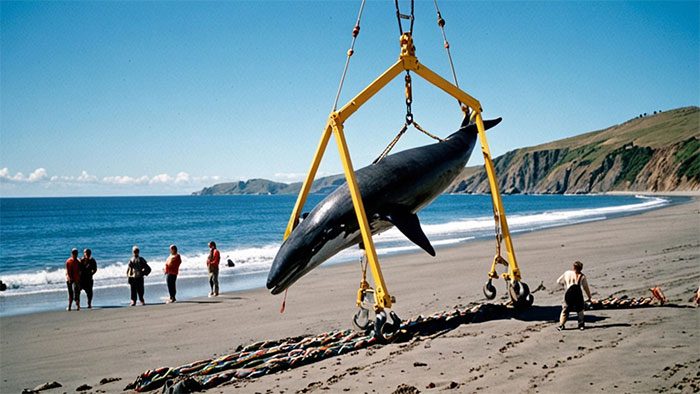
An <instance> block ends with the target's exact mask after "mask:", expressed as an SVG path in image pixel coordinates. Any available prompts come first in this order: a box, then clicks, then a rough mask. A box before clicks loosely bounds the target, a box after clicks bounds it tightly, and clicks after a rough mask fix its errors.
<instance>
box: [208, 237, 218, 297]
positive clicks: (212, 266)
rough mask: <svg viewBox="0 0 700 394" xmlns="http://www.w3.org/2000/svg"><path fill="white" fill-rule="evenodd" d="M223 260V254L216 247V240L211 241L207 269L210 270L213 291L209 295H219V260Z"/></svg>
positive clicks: (210, 282)
mask: <svg viewBox="0 0 700 394" xmlns="http://www.w3.org/2000/svg"><path fill="white" fill-rule="evenodd" d="M220 260H221V255H220V254H219V251H218V250H217V249H216V242H214V241H211V242H209V257H207V270H208V271H209V286H210V287H211V291H210V292H209V297H216V296H218V295H219V261H220Z"/></svg>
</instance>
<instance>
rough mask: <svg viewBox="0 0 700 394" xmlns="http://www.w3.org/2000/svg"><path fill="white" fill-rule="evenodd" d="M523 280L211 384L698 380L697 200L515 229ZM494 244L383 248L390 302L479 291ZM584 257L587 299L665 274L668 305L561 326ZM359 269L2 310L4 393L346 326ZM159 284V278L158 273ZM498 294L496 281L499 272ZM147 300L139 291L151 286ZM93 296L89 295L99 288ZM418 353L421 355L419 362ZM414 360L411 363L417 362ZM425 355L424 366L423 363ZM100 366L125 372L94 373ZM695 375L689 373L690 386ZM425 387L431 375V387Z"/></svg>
mask: <svg viewBox="0 0 700 394" xmlns="http://www.w3.org/2000/svg"><path fill="white" fill-rule="evenodd" d="M514 243H515V248H516V253H517V256H518V262H519V264H520V266H521V270H522V273H523V280H524V281H525V282H527V283H528V284H529V285H530V288H531V289H535V288H536V287H537V286H538V285H539V284H540V283H541V282H542V283H543V285H544V286H545V287H546V289H545V290H542V291H539V292H537V293H535V306H534V307H532V308H531V309H530V310H528V311H527V312H524V313H522V314H520V315H519V316H518V318H513V319H507V320H493V321H486V322H483V323H476V324H465V325H462V326H460V327H458V328H456V329H454V330H452V331H449V332H446V333H443V334H442V335H438V336H435V337H434V338H425V337H424V338H420V339H418V340H415V341H412V342H410V343H404V344H391V345H388V346H384V347H381V348H369V349H365V350H361V351H359V352H357V353H351V354H347V355H344V356H341V357H335V358H330V359H327V360H324V361H321V362H318V363H315V364H311V365H306V366H303V367H301V368H298V369H294V370H290V371H285V372H281V373H277V374H273V375H270V376H265V377H262V378H260V379H257V380H252V381H241V382H238V383H235V384H232V385H226V386H220V387H218V388H216V389H213V390H211V391H212V392H245V393H247V392H250V393H254V392H260V393H265V392H274V393H295V392H313V391H315V392H324V391H325V392H353V393H354V392H360V393H362V392H369V393H372V392H376V393H390V392H393V391H394V390H395V389H396V388H397V387H398V386H399V385H400V384H406V385H408V386H413V387H415V388H417V389H418V390H420V391H421V392H424V393H430V392H438V391H442V390H444V389H447V390H450V392H460V393H469V392H477V391H484V392H530V393H535V392H542V393H554V392H557V393H565V392H576V391H583V390H586V391H588V392H615V393H624V392H628V393H643V392H656V391H665V390H668V391H670V392H693V391H694V390H695V389H694V387H695V388H697V387H700V375H699V373H698V372H697V371H698V370H700V341H698V339H699V338H700V308H694V307H691V304H690V302H688V299H689V298H690V297H691V296H692V294H693V292H694V291H695V290H696V289H697V287H698V285H699V284H700V203H699V202H698V200H697V199H695V200H693V201H692V202H690V203H687V204H682V205H677V206H672V207H668V208H664V209H659V210H654V211H651V212H646V213H643V214H640V215H635V216H630V217H625V218H619V219H613V220H606V221H602V222H595V223H585V224H579V225H574V226H568V227H561V228H555V229H549V230H543V231H538V232H532V233H525V234H519V235H517V236H516V237H515V238H514ZM493 253H494V242H493V241H478V242H471V243H467V244H463V245H459V246H457V247H452V248H442V249H438V255H437V257H436V258H431V257H430V256H428V255H427V254H424V253H422V252H421V253H415V254H409V255H401V256H393V257H390V258H384V259H382V261H381V262H382V268H383V271H384V275H385V278H386V281H387V284H388V287H389V290H390V293H391V294H392V295H394V296H395V297H396V298H397V303H396V305H395V308H394V310H395V311H396V312H397V313H398V314H399V316H401V317H403V318H408V317H410V316H415V315H418V314H424V315H427V314H431V313H433V312H437V311H440V310H445V309H450V308H452V307H454V306H456V305H467V304H468V303H470V302H483V301H485V300H484V298H483V295H482V293H481V287H482V285H483V284H484V282H485V278H486V272H487V271H488V268H489V264H490V261H491V259H492V258H493ZM573 260H581V261H582V262H583V263H584V272H585V273H586V274H587V276H588V280H589V283H590V284H591V289H592V291H593V293H594V298H604V297H606V296H608V295H611V294H613V295H620V294H627V295H629V296H631V297H639V296H648V295H650V293H649V291H648V289H649V287H652V286H657V285H658V286H661V287H662V289H663V290H664V292H665V293H666V295H667V296H668V298H669V299H670V301H671V303H672V304H674V305H675V306H665V307H655V308H647V309H628V310H605V311H590V312H587V314H586V322H587V329H586V330H585V331H578V330H574V329H573V328H574V327H575V322H572V321H570V322H569V327H570V328H572V329H570V330H566V331H564V332H558V331H556V329H555V323H554V322H555V321H556V320H557V319H558V316H559V312H560V304H561V299H562V297H563V293H564V292H563V289H562V288H560V287H558V286H557V285H556V284H555V281H556V279H557V277H558V276H559V275H560V274H561V273H562V272H563V271H564V270H566V269H569V267H570V265H571V262H572V261H573ZM359 279H360V270H359V266H358V265H356V264H347V265H340V266H332V267H320V268H318V269H316V270H314V271H313V272H311V273H310V274H309V275H307V276H306V277H304V278H303V279H302V280H300V281H299V282H298V283H297V284H296V285H294V286H293V287H292V289H291V290H290V292H289V295H288V298H287V308H286V312H285V313H284V314H280V313H279V308H280V304H281V301H282V299H281V297H280V296H271V295H270V294H269V293H268V292H267V291H266V290H263V289H259V290H254V291H246V292H236V293H228V294H223V295H222V296H220V297H218V298H215V299H208V298H206V297H204V298H199V299H194V300H190V301H185V302H179V303H176V304H171V305H163V304H152V305H147V306H145V307H140V306H138V307H115V308H102V309H93V310H82V311H80V312H64V311H61V312H46V313H37V314H31V315H25V316H14V317H4V318H2V319H0V392H2V393H13V392H14V393H16V392H21V391H22V389H23V388H33V387H35V386H37V385H39V384H41V383H45V382H48V381H58V382H60V383H61V384H62V385H63V387H61V388H57V389H52V390H48V391H46V392H47V393H63V392H75V390H76V388H77V387H78V386H80V385H82V384H88V385H89V386H92V390H91V391H92V392H103V391H104V392H120V391H122V389H123V388H124V386H125V385H126V384H127V383H130V382H132V381H133V380H134V379H135V378H136V377H137V376H138V375H139V374H140V373H141V372H143V371H145V370H147V369H150V368H155V367H160V366H179V365H182V364H186V363H189V362H192V361H195V360H199V359H205V358H210V357H212V356H215V355H223V354H227V353H231V352H233V351H234V350H235V349H236V347H237V346H238V345H240V344H243V345H246V344H250V343H252V342H255V341H259V340H263V339H279V338H285V337H289V336H297V335H305V334H317V333H320V332H324V331H329V330H332V329H340V328H347V327H349V326H350V319H351V317H352V315H353V313H354V312H355V301H354V300H355V294H356V291H357V284H358V282H359ZM163 286H165V283H164V284H163ZM497 288H498V291H499V296H498V298H497V299H496V301H499V299H500V298H501V296H503V295H504V294H505V286H504V284H503V283H502V282H498V283H497ZM146 296H147V299H148V294H147V295H146ZM96 297H99V294H97V295H96ZM416 362H418V363H416ZM414 363H416V364H414ZM423 364H425V365H423ZM103 378H120V380H118V381H115V382H111V383H107V384H102V385H101V384H99V381H100V380H101V379H103ZM693 385H694V386H693ZM431 387H432V388H431Z"/></svg>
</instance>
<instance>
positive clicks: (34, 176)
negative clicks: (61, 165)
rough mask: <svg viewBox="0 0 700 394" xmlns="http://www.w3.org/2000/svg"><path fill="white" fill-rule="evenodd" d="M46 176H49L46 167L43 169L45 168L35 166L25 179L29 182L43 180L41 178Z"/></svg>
mask: <svg viewBox="0 0 700 394" xmlns="http://www.w3.org/2000/svg"><path fill="white" fill-rule="evenodd" d="M48 177H49V176H48V174H47V173H46V169H45V168H37V169H36V170H34V172H32V173H31V174H29V178H27V180H28V181H29V182H41V181H43V180H45V179H48Z"/></svg>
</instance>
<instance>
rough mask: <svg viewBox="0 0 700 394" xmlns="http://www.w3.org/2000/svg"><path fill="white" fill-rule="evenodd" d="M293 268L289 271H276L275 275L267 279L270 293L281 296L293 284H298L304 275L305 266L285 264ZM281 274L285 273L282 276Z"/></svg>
mask: <svg viewBox="0 0 700 394" xmlns="http://www.w3.org/2000/svg"><path fill="white" fill-rule="evenodd" d="M284 265H289V266H291V268H290V269H288V270H283V269H278V270H275V275H272V276H270V277H268V278H267V288H268V289H270V293H272V294H279V293H281V292H283V291H285V290H287V288H288V287H289V286H291V285H292V283H294V282H296V281H297V279H299V278H300V277H301V276H302V275H303V266H302V265H301V264H288V263H287V264H284ZM280 272H284V273H283V274H280Z"/></svg>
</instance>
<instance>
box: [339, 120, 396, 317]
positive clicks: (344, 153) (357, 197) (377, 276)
mask: <svg viewBox="0 0 700 394" xmlns="http://www.w3.org/2000/svg"><path fill="white" fill-rule="evenodd" d="M332 127H333V135H334V136H335V140H336V142H337V143H338V152H339V153H340V159H341V160H342V162H343V171H344V172H345V180H346V181H347V182H348V188H349V189H350V197H351V198H352V205H353V206H354V207H355V215H356V216H357V222H358V223H359V224H360V232H361V233H362V242H363V244H364V247H365V252H366V253H367V260H368V261H367V262H368V264H369V266H370V268H371V269H372V279H374V286H375V287H376V289H375V292H374V296H375V299H376V302H377V305H376V307H378V308H391V296H389V293H388V292H387V291H386V283H384V276H383V275H382V269H381V267H380V266H379V260H378V259H377V251H376V250H375V248H374V241H373V240H372V230H371V229H370V228H369V222H368V221H367V214H366V213H365V207H364V204H363V203H362V194H361V193H360V188H359V187H358V186H357V180H356V179H355V171H354V170H353V168H352V160H351V159H350V152H349V151H348V145H347V142H346V141H345V134H344V133H343V125H342V123H335V122H333V125H332Z"/></svg>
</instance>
